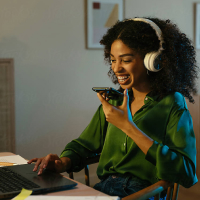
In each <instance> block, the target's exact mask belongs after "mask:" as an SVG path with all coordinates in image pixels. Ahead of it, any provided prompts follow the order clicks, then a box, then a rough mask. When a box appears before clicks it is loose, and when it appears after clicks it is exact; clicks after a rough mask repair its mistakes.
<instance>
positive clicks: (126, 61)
mask: <svg viewBox="0 0 200 200" xmlns="http://www.w3.org/2000/svg"><path fill="white" fill-rule="evenodd" d="M123 62H124V63H130V62H131V60H123Z"/></svg>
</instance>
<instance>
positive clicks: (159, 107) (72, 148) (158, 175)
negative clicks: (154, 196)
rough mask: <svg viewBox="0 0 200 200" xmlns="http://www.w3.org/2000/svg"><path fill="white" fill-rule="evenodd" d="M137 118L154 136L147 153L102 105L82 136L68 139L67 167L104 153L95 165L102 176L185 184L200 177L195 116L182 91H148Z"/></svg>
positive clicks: (76, 166) (74, 168) (75, 168)
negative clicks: (199, 174)
mask: <svg viewBox="0 0 200 200" xmlns="http://www.w3.org/2000/svg"><path fill="white" fill-rule="evenodd" d="M109 102H110V103H111V104H112V105H117V104H118V105H119V103H121V102H119V101H112V100H110V101H109ZM133 122H134V123H135V125H136V126H137V127H138V128H139V129H140V130H141V131H143V132H144V133H145V134H146V135H148V136H149V137H150V138H152V139H153V140H154V143H153V145H152V146H151V147H150V149H149V150H148V152H147V154H146V155H145V154H144V153H143V152H142V151H141V150H140V148H139V147H138V146H137V145H136V144H135V142H134V141H133V140H132V139H131V138H130V137H128V136H127V135H126V134H125V133H124V132H122V131H121V130H120V129H118V128H117V127H115V126H114V125H112V124H111V123H108V122H107V121H106V119H105V115H104V112H103V109H102V105H100V106H99V108H98V110H97V111H96V113H95V115H94V117H93V118H92V120H91V122H90V124H89V125H88V126H87V127H86V129H85V130H84V131H83V132H82V134H81V135H80V137H79V138H78V139H75V140H73V141H71V142H70V143H68V144H67V145H66V147H65V149H64V150H63V152H62V153H61V155H60V157H69V158H70V159H71V160H72V167H71V169H70V170H69V171H68V172H70V171H75V172H76V171H80V170H81V169H82V168H83V167H84V158H86V157H89V156H93V155H95V154H99V153H101V156H100V160H99V165H98V168H97V175H98V177H99V178H100V179H102V178H104V177H106V176H108V175H110V174H116V173H118V174H125V175H134V176H137V177H139V178H141V179H143V180H147V181H149V182H150V183H155V182H157V181H158V180H159V179H163V180H168V181H172V182H176V183H179V184H181V185H182V186H184V187H190V186H192V185H194V184H195V183H196V182H197V181H198V180H197V176H196V140H195V135H194V131H193V123H192V118H191V115H190V113H189V111H188V109H187V105H186V102H185V99H184V97H183V96H182V95H181V94H180V93H178V92H175V93H173V94H170V95H168V96H166V97H164V98H163V99H159V98H158V96H151V95H147V96H146V97H145V99H144V106H142V107H141V108H140V109H139V110H138V111H137V112H136V113H135V115H134V116H133Z"/></svg>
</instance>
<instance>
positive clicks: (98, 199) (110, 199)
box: [25, 195, 120, 200]
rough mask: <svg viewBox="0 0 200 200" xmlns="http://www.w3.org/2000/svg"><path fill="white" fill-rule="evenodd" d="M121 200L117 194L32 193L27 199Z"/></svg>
mask: <svg viewBox="0 0 200 200" xmlns="http://www.w3.org/2000/svg"><path fill="white" fill-rule="evenodd" d="M55 199H56V200H66V199H67V200H120V198H119V197H117V196H44V195H31V196H28V197H27V198H26V199H25V200H55Z"/></svg>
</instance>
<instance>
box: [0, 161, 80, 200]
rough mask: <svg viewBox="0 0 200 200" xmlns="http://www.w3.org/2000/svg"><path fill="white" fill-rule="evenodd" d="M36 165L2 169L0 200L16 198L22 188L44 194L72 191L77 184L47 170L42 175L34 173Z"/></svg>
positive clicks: (0, 170) (0, 171) (0, 168)
mask: <svg viewBox="0 0 200 200" xmlns="http://www.w3.org/2000/svg"><path fill="white" fill-rule="evenodd" d="M33 168H34V164H24V165H13V166H6V167H0V199H6V198H11V197H15V196H16V195H18V194H19V193H20V192H21V190H22V188H25V189H28V190H32V191H33V192H32V194H44V193H49V192H55V191H60V190H68V189H72V188H73V187H75V186H76V185H77V183H76V182H74V181H72V180H69V179H67V178H64V177H63V176H62V175H61V174H59V173H55V172H52V171H50V170H47V169H45V170H44V172H43V173H42V174H41V175H39V176H38V175H37V172H33Z"/></svg>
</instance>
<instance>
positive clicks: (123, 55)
mask: <svg viewBox="0 0 200 200" xmlns="http://www.w3.org/2000/svg"><path fill="white" fill-rule="evenodd" d="M110 56H112V57H114V56H113V55H112V54H110ZM125 56H134V55H133V54H131V53H126V54H122V55H120V56H119V57H125Z"/></svg>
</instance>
